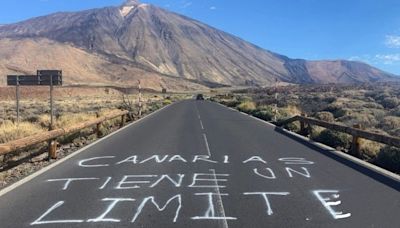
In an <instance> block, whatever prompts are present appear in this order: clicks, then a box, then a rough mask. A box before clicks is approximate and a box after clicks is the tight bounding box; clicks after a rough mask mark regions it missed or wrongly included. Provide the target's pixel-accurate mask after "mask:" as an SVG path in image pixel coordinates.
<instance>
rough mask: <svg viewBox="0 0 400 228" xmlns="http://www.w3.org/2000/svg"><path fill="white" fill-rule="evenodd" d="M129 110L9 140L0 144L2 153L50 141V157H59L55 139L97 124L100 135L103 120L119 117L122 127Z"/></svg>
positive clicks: (0, 153)
mask: <svg viewBox="0 0 400 228" xmlns="http://www.w3.org/2000/svg"><path fill="white" fill-rule="evenodd" d="M128 113H129V112H128V111H118V112H112V113H109V114H107V115H105V116H102V117H99V116H98V118H96V119H94V120H90V121H87V122H84V123H80V124H77V125H74V126H71V127H66V128H59V129H55V130H51V131H48V132H43V133H40V134H37V135H32V136H29V137H26V138H22V139H17V140H14V141H11V142H7V143H4V144H0V155H5V154H8V153H11V152H14V151H17V150H20V149H24V148H26V147H29V146H34V145H37V144H39V143H43V142H47V141H49V158H53V159H55V158H57V154H56V150H57V142H56V141H55V139H57V138H58V137H61V136H65V135H68V134H72V133H76V132H79V131H81V130H83V129H85V128H89V127H93V126H96V132H97V135H98V136H99V135H100V126H101V124H102V123H103V122H105V121H108V120H112V119H115V118H117V117H121V123H120V127H122V126H123V125H124V124H125V120H126V116H127V115H128Z"/></svg>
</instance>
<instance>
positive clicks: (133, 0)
mask: <svg viewBox="0 0 400 228" xmlns="http://www.w3.org/2000/svg"><path fill="white" fill-rule="evenodd" d="M137 5H140V1H139V0H126V1H125V2H124V4H122V7H127V6H128V7H129V6H137Z"/></svg>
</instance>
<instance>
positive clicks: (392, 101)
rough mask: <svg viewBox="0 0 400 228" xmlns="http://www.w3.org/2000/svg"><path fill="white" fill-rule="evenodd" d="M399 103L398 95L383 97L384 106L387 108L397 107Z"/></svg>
mask: <svg viewBox="0 0 400 228" xmlns="http://www.w3.org/2000/svg"><path fill="white" fill-rule="evenodd" d="M399 103H400V102H399V99H397V98H396V97H387V98H385V99H383V100H382V102H381V104H382V105H383V107H385V108H387V109H393V108H396V107H397V106H398V105H399Z"/></svg>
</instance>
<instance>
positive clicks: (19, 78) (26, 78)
mask: <svg viewBox="0 0 400 228" xmlns="http://www.w3.org/2000/svg"><path fill="white" fill-rule="evenodd" d="M38 84H39V82H38V80H37V76H36V75H8V76H7V85H9V86H16V85H23V86H28V85H32V86H37V85H38Z"/></svg>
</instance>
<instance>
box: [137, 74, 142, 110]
mask: <svg viewBox="0 0 400 228" xmlns="http://www.w3.org/2000/svg"><path fill="white" fill-rule="evenodd" d="M138 82H139V85H138V88H139V118H141V117H142V90H141V89H142V86H141V85H140V80H138Z"/></svg>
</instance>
